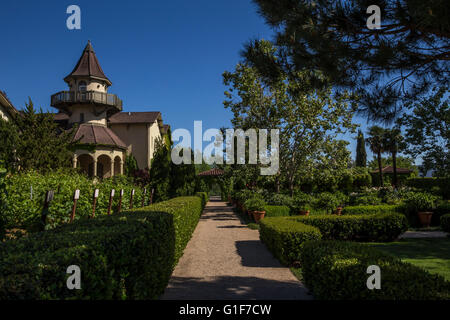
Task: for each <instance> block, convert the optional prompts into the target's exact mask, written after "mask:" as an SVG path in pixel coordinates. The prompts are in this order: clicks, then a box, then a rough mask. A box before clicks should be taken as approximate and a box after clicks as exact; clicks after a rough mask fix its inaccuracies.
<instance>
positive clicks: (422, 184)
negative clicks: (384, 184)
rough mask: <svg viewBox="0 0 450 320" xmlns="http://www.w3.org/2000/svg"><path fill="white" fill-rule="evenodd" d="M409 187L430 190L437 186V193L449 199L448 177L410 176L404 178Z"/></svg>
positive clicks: (449, 182)
mask: <svg viewBox="0 0 450 320" xmlns="http://www.w3.org/2000/svg"><path fill="white" fill-rule="evenodd" d="M406 184H407V185H408V186H410V187H413V188H417V189H421V190H423V191H428V192H432V190H433V189H437V188H439V193H440V195H441V196H442V197H444V199H450V187H449V186H450V178H448V177H447V178H412V179H408V180H406Z"/></svg>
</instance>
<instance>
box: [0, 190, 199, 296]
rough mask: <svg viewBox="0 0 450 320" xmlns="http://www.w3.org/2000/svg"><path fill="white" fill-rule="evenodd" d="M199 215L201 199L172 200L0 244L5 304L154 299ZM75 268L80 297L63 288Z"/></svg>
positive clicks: (0, 284)
mask: <svg viewBox="0 0 450 320" xmlns="http://www.w3.org/2000/svg"><path fill="white" fill-rule="evenodd" d="M201 209H202V207H201V199H200V198H198V197H182V198H175V199H172V200H169V201H166V202H161V203H158V204H155V205H152V206H148V207H145V208H140V209H136V210H129V211H126V212H123V213H121V214H113V215H111V216H99V217H97V218H95V219H80V220H78V221H76V222H74V223H71V224H66V225H64V226H61V227H58V228H55V229H53V230H49V231H45V232H38V233H35V234H30V235H28V236H27V237H24V238H21V239H17V240H11V241H7V242H5V243H2V244H0V257H1V258H0V299H112V298H114V299H120V298H122V297H125V298H128V299H156V298H158V297H159V296H160V295H161V294H162V293H163V291H164V289H165V287H166V286H167V283H168V281H169V278H170V275H171V273H172V270H173V268H174V266H175V265H176V263H177V262H178V259H179V257H180V256H181V255H182V252H183V250H184V248H185V246H186V244H187V242H188V241H189V239H190V237H191V234H192V232H193V230H194V229H195V226H196V224H197V222H198V220H199V217H200V214H201V211H202V210H201ZM67 248H70V249H67ZM71 264H76V265H79V266H80V268H81V270H82V289H81V290H68V289H67V288H66V282H65V279H66V277H67V276H68V275H67V274H66V269H67V267H68V266H69V265H71Z"/></svg>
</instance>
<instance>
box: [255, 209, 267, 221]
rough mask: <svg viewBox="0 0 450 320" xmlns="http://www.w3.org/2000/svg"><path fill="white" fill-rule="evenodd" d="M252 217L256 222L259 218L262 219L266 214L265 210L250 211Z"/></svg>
mask: <svg viewBox="0 0 450 320" xmlns="http://www.w3.org/2000/svg"><path fill="white" fill-rule="evenodd" d="M252 214H253V218H254V219H255V222H256V223H259V221H261V219H264V216H265V215H266V212H265V211H252Z"/></svg>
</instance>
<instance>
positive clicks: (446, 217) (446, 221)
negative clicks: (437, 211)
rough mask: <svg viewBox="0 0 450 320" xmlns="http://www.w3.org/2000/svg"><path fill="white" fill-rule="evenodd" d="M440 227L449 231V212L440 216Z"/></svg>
mask: <svg viewBox="0 0 450 320" xmlns="http://www.w3.org/2000/svg"><path fill="white" fill-rule="evenodd" d="M441 228H442V230H444V231H445V232H450V214H446V215H443V216H442V217H441Z"/></svg>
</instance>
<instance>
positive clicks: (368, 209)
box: [342, 204, 403, 214]
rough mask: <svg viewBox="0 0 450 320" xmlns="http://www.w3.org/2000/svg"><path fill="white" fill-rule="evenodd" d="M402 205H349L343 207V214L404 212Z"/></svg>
mask: <svg viewBox="0 0 450 320" xmlns="http://www.w3.org/2000/svg"><path fill="white" fill-rule="evenodd" d="M402 212H403V206H401V205H387V204H383V205H378V206H347V207H344V209H342V213H343V214H374V213H402Z"/></svg>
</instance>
